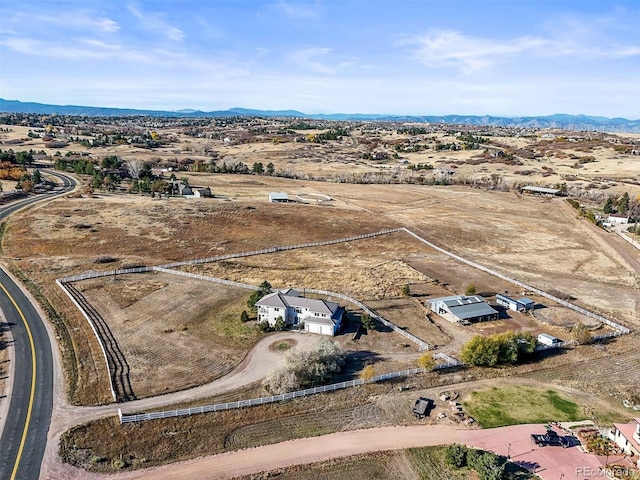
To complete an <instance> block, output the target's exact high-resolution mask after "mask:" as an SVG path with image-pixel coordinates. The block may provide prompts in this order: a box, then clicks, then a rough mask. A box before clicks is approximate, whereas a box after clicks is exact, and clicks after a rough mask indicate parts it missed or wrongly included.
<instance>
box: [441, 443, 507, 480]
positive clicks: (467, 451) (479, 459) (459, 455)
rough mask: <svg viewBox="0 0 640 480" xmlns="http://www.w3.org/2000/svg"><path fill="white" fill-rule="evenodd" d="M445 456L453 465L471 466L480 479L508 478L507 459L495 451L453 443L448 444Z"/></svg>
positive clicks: (495, 479) (499, 479) (498, 479)
mask: <svg viewBox="0 0 640 480" xmlns="http://www.w3.org/2000/svg"><path fill="white" fill-rule="evenodd" d="M444 457H445V460H446V462H447V463H448V464H449V465H451V466H453V467H456V468H463V467H469V468H471V469H473V470H475V471H476V473H477V474H478V478H479V479H480V480H502V479H504V478H506V465H507V463H506V460H505V459H504V457H499V456H498V455H496V454H495V453H493V452H485V451H482V450H475V449H473V448H468V447H465V446H463V445H457V444H453V445H449V446H447V448H446V449H445V453H444Z"/></svg>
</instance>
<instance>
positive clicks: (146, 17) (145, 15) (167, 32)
mask: <svg viewBox="0 0 640 480" xmlns="http://www.w3.org/2000/svg"><path fill="white" fill-rule="evenodd" d="M127 10H129V12H131V14H132V15H133V16H134V17H136V18H137V19H138V21H139V23H140V25H141V26H142V28H144V29H145V30H148V31H151V32H153V33H155V34H157V35H159V36H164V37H166V38H167V39H169V40H172V41H176V42H178V41H180V40H182V39H184V37H185V34H184V32H183V31H182V30H180V29H179V28H177V27H174V26H173V25H171V24H169V23H168V22H166V21H165V20H163V19H162V17H161V16H160V15H158V14H156V13H152V12H143V11H141V10H140V9H139V8H138V7H137V6H135V5H129V6H127Z"/></svg>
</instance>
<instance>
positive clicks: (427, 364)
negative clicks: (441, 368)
mask: <svg viewBox="0 0 640 480" xmlns="http://www.w3.org/2000/svg"><path fill="white" fill-rule="evenodd" d="M418 365H420V367H421V368H424V369H425V370H426V371H431V370H433V367H435V366H436V361H435V360H434V358H433V355H431V354H430V353H429V352H427V353H423V354H422V355H420V357H418Z"/></svg>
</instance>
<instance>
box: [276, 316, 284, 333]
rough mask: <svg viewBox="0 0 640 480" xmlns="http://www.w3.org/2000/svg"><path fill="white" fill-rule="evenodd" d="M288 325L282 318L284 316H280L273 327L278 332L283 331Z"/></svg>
mask: <svg viewBox="0 0 640 480" xmlns="http://www.w3.org/2000/svg"><path fill="white" fill-rule="evenodd" d="M286 326H287V325H286V323H285V322H284V318H282V317H278V318H276V323H275V324H274V326H273V329H274V330H275V331H276V332H281V331H283V330H284V328H285V327H286Z"/></svg>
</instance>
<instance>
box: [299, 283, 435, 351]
mask: <svg viewBox="0 0 640 480" xmlns="http://www.w3.org/2000/svg"><path fill="white" fill-rule="evenodd" d="M304 291H305V293H315V294H318V295H326V296H329V297H337V298H341V299H342V300H346V301H348V302H351V303H353V304H354V305H357V306H358V307H359V308H361V309H362V310H364V311H365V312H366V313H367V314H368V315H370V316H371V317H372V318H373V319H375V320H377V321H379V322H380V323H382V324H383V325H384V326H386V327H388V328H390V329H392V330H393V331H395V332H398V333H399V334H400V335H402V336H403V337H405V338H407V339H409V340H411V341H412V342H413V343H415V344H416V345H418V348H419V350H421V351H422V350H429V348H431V345H430V344H429V343H427V342H425V341H424V340H422V339H420V338H418V337H416V336H415V335H413V334H411V333H409V332H407V331H405V330H403V329H402V328H400V327H399V326H397V325H396V324H395V323H393V322H390V321H389V320H387V319H385V318H383V317H381V316H380V315H378V314H377V313H376V312H374V311H373V310H371V309H370V308H369V307H367V306H366V305H365V304H364V303H362V302H360V301H358V300H356V299H355V298H352V297H349V296H348V295H343V294H341V293H336V292H330V291H328V290H315V289H313V288H305V290H304Z"/></svg>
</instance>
